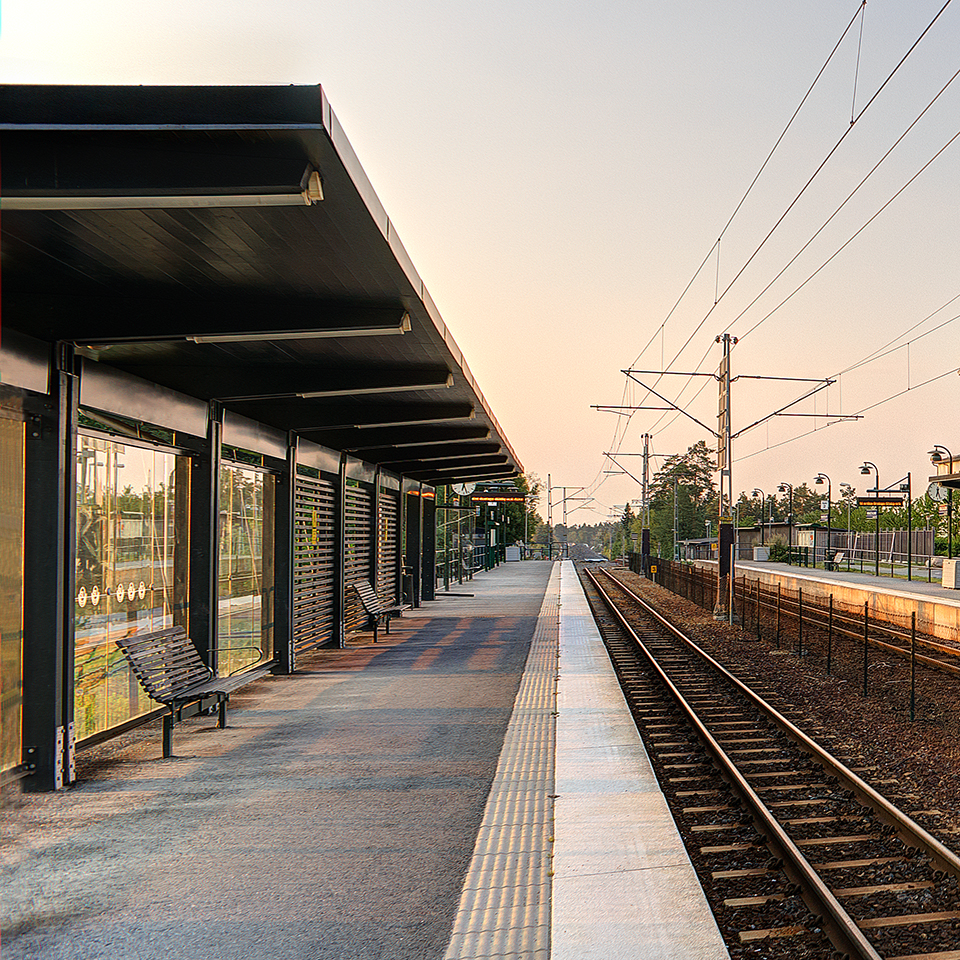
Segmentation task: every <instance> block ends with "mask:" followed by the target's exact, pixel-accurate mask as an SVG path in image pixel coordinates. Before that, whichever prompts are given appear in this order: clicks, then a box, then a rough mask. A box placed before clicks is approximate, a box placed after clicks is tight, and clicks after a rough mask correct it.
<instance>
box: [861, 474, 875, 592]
mask: <svg viewBox="0 0 960 960" xmlns="http://www.w3.org/2000/svg"><path fill="white" fill-rule="evenodd" d="M871 467H872V468H873V472H874V473H875V474H876V475H877V489H876V494H877V500H878V501H879V500H880V471H879V470H878V469H877V465H876V464H875V463H871V462H870V461H869V460H864V461H863V466H862V467H861V468H860V472H861V473H862V474H864V475H865V476H869V475H870V469H871ZM868 492H869V491H868ZM874 510H875V511H876V518H877V533H876V537H877V540H876V543H875V545H874V546H875V551H874V553H875V555H876V566H875V569H876V575H877V576H878V577H879V576H880V504H879V503H877V505H876V507H874Z"/></svg>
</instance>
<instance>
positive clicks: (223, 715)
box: [217, 697, 227, 730]
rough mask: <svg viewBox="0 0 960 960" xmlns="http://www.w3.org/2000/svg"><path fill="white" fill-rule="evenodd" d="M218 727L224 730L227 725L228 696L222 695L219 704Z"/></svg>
mask: <svg viewBox="0 0 960 960" xmlns="http://www.w3.org/2000/svg"><path fill="white" fill-rule="evenodd" d="M218 707H219V710H218V711H217V727H218V729H220V730H222V729H223V728H224V727H225V726H226V725H227V698H226V697H222V698H221V699H220V702H219V704H218Z"/></svg>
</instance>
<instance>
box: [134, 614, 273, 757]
mask: <svg viewBox="0 0 960 960" xmlns="http://www.w3.org/2000/svg"><path fill="white" fill-rule="evenodd" d="M116 643H117V646H118V647H119V648H120V649H121V650H122V651H123V654H124V656H125V657H126V658H127V662H128V663H129V664H130V667H131V669H132V670H133V672H134V674H135V675H136V678H137V679H138V680H139V681H140V686H142V687H143V689H144V690H145V691H146V692H147V694H148V695H149V696H150V697H151V698H152V699H154V700H156V701H157V702H158V703H162V704H164V706H166V707H169V709H170V712H169V713H168V714H166V715H165V716H164V718H163V755H164V757H170V756H172V755H173V725H174V723H176V722H177V720H182V719H183V717H184V715H185V714H184V712H183V711H184V708H185V707H188V706H190V705H196V706H197V709H196V710H195V711H193V712H194V713H199V712H200V710H203V709H206V708H207V707H211V706H214V705H215V706H216V707H217V727H218V728H220V729H221V730H222V729H223V728H224V727H225V726H226V725H227V700H228V699H229V698H230V694H231V693H232V692H233V691H234V690H236V689H238V688H239V687H242V686H243V685H244V684H246V683H250V681H251V680H255V679H257V677H262V676H263V675H264V674H265V673H266V672H267V670H268V669H269V668H268V667H263V668H261V669H260V670H251V671H248V672H246V673H242V674H240V675H239V676H232V677H218V676H217V675H216V674H215V673H214V672H213V670H211V669H210V668H209V667H208V666H207V665H206V664H205V663H204V662H203V661H202V660H201V659H200V654H199V653H197V648H196V647H195V646H194V645H193V643H192V642H191V640H190V638H189V637H188V636H187V632H186V630H184V629H183V627H168V628H167V629H165V630H155V631H153V632H151V633H135V634H133V635H132V636H130V637H123V638H121V639H119V640H117V641H116ZM186 715H187V716H192V715H193V714H192V713H191V714H186Z"/></svg>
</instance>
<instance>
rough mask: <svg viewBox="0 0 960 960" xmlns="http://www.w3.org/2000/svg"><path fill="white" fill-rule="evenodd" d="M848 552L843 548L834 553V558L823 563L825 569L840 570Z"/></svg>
mask: <svg viewBox="0 0 960 960" xmlns="http://www.w3.org/2000/svg"><path fill="white" fill-rule="evenodd" d="M846 556H847V554H846V552H845V551H843V550H838V551H837V552H836V553H835V554H834V555H833V559H832V560H825V561H824V563H823V569H824V570H839V569H840V564H841V563H843V561H844V559H845V558H846Z"/></svg>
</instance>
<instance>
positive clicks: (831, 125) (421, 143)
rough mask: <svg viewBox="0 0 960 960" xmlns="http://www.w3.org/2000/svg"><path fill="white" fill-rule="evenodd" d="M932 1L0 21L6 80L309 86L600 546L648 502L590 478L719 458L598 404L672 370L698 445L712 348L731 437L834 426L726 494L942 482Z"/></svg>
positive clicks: (950, 359)
mask: <svg viewBox="0 0 960 960" xmlns="http://www.w3.org/2000/svg"><path fill="white" fill-rule="evenodd" d="M944 3H945V0H912V2H911V3H910V4H904V3H903V2H902V0H870V3H869V4H868V5H866V6H865V7H861V3H860V0H808V2H806V3H803V4H797V3H786V2H782V0H726V2H724V3H716V2H715V0H681V2H679V3H672V4H664V3H659V2H658V3H653V2H648V0H631V2H621V0H597V2H596V3H594V4H591V5H587V4H584V3H582V2H566V0H564V2H560V0H554V2H552V3H546V2H542V0H527V2H525V3H522V4H518V3H515V2H510V3H508V2H502V0H490V2H487V3H484V4H477V3H475V2H471V3H466V2H461V0H405V2H404V3H402V4H400V3H386V2H383V0H331V2H323V0H313V2H309V3H308V2H302V0H271V2H270V3H269V4H268V3H263V2H262V0H257V2H252V0H230V2H225V0H224V2H221V0H202V2H197V0H190V2H185V0H156V2H154V3H152V4H149V5H148V4H131V3H129V0H123V2H120V0H87V2H85V3H82V4H80V3H76V0H45V2H44V3H42V4H40V3H37V2H36V0H3V5H2V9H0V17H2V19H0V82H7V83H17V82H24V83H131V84H140V83H142V84H161V83H163V84H176V83H183V84H208V83H209V84H234V83H252V84H256V83H281V84H286V83H310V84H315V83H318V84H321V85H322V86H323V87H324V89H325V91H326V93H327V96H328V98H329V100H330V102H331V104H332V106H333V109H334V111H335V112H336V113H337V115H338V117H339V119H340V121H341V123H342V125H343V127H344V130H345V131H346V133H347V136H348V137H349V139H350V140H351V142H352V144H353V146H354V148H355V150H356V153H357V155H358V157H359V158H360V162H361V163H362V165H363V167H364V169H365V170H366V172H367V175H368V176H369V178H370V180H371V182H372V183H373V185H374V188H375V189H376V191H377V193H378V195H379V197H380V199H381V201H382V203H383V205H384V207H385V209H386V211H387V213H388V215H389V216H390V218H391V221H392V222H393V224H394V225H395V227H396V228H397V231H398V234H399V236H400V238H401V240H402V241H403V243H404V246H405V247H406V249H407V251H408V252H409V254H410V256H411V258H412V260H413V263H414V264H415V266H416V268H417V271H418V273H419V274H420V276H421V277H422V278H423V280H424V282H425V284H426V286H427V288H428V289H429V291H430V293H431V295H432V297H433V299H434V301H435V302H436V304H437V305H438V307H439V309H440V312H441V315H442V316H443V318H444V321H445V322H446V324H447V326H448V327H449V328H450V330H451V331H452V333H453V335H454V337H455V338H456V340H457V342H458V344H459V345H460V347H461V349H462V350H463V352H464V354H465V356H466V359H467V363H468V364H469V366H470V368H471V369H472V371H473V373H474V375H475V376H476V378H477V381H478V383H479V386H480V388H481V390H482V391H483V393H484V395H485V396H486V398H487V401H488V403H489V404H490V406H491V408H492V410H493V411H494V413H495V415H496V416H497V418H498V420H499V421H500V424H501V426H502V427H503V429H504V431H505V433H506V435H507V437H508V439H509V440H510V442H511V444H512V446H513V447H514V449H515V451H516V453H517V455H518V456H519V458H520V460H521V462H522V463H523V465H524V467H525V469H526V470H527V471H528V472H534V473H536V474H537V475H538V476H539V477H540V478H541V480H542V481H544V483H546V480H547V477H548V475H549V476H550V479H551V481H552V483H553V484H554V485H556V486H564V487H567V488H570V489H568V490H567V493H568V495H569V496H571V497H572V496H587V495H590V496H592V497H593V498H594V499H593V500H592V501H589V502H585V501H579V500H578V501H573V500H571V501H570V502H569V503H568V506H569V507H573V506H576V507H578V509H577V510H575V511H573V510H571V511H570V512H569V520H570V522H571V523H576V522H585V523H595V522H598V520H601V519H606V518H607V516H608V515H610V513H611V511H616V512H618V513H619V512H620V511H622V509H623V505H624V504H625V503H626V502H627V501H628V500H633V499H636V498H639V496H640V487H639V485H638V483H637V482H636V481H635V480H634V479H633V478H631V477H630V476H628V475H626V474H622V473H620V474H618V473H607V472H605V471H616V470H618V469H619V467H624V468H626V470H627V471H629V472H630V473H632V474H634V475H635V476H639V471H640V463H641V459H640V457H638V456H635V454H637V453H639V452H640V451H641V450H642V444H643V442H642V440H641V436H642V435H643V434H644V433H649V434H651V437H652V438H651V441H650V446H651V450H652V451H653V452H655V453H657V454H664V455H667V454H673V453H680V452H683V451H685V450H686V449H687V448H688V447H689V446H691V445H692V444H694V443H696V442H697V441H698V440H701V439H702V440H706V441H707V442H708V443H713V442H714V440H713V437H712V436H711V434H710V433H708V432H707V430H706V429H705V428H704V427H703V426H701V425H698V424H697V423H695V422H693V421H692V420H691V419H689V418H688V417H687V416H685V415H683V414H677V413H675V412H663V411H651V410H637V411H627V410H620V411H619V412H611V411H601V410H597V409H594V407H595V406H598V405H599V406H603V405H619V406H651V405H659V406H663V405H664V404H663V403H662V402H661V401H660V400H658V399H656V398H655V397H653V396H651V395H650V394H648V393H646V391H645V390H644V388H643V387H642V386H641V385H640V384H637V383H634V382H633V381H632V380H629V379H628V378H627V377H625V375H624V374H623V373H622V372H621V371H623V370H624V369H642V370H650V371H661V370H664V369H669V370H670V371H672V372H671V373H670V374H668V375H666V376H664V377H662V378H661V379H659V380H658V376H657V375H656V374H642V375H641V374H637V375H636V376H637V377H639V379H640V380H641V381H643V383H644V384H646V385H649V386H652V387H654V389H655V390H656V391H657V392H658V393H661V394H662V395H664V396H665V397H667V398H668V399H669V400H670V401H671V402H675V403H678V404H679V405H680V406H682V407H683V408H684V409H685V410H686V411H687V413H689V414H690V415H692V416H693V417H695V418H696V419H697V420H700V421H701V422H702V423H703V424H705V425H706V426H707V427H709V428H711V429H715V428H716V412H717V384H716V381H715V380H714V379H713V378H712V376H711V377H697V378H690V377H688V376H682V375H677V374H689V373H692V372H703V373H707V374H714V373H715V372H716V370H717V366H718V363H719V360H720V356H721V347H720V345H719V344H717V343H716V342H715V341H716V337H717V336H718V335H721V334H723V333H730V334H731V335H732V336H735V337H738V338H739V339H738V343H737V344H736V345H735V346H734V348H733V352H732V359H731V364H732V373H733V376H738V375H739V376H740V377H741V379H739V380H737V381H736V382H735V383H734V385H733V390H732V407H733V417H732V422H733V429H734V431H739V430H741V429H743V428H745V427H748V426H749V425H750V424H752V423H754V422H755V421H758V420H761V419H762V418H763V417H765V416H767V415H768V414H770V413H772V412H774V411H775V410H777V409H779V408H781V407H783V406H784V405H785V404H788V403H789V402H790V401H792V400H795V399H796V398H798V397H800V396H801V395H802V394H803V393H805V392H806V391H807V390H809V389H810V388H811V387H812V386H816V384H815V383H813V382H807V381H820V380H824V379H828V378H832V379H834V380H835V382H834V383H833V384H832V385H831V386H829V387H827V388H825V389H824V390H822V391H820V392H819V393H818V394H817V395H816V398H814V399H808V400H806V401H804V402H803V403H801V404H799V405H796V406H793V407H790V409H789V411H787V412H790V413H803V414H813V413H816V414H821V415H822V414H828V415H829V416H828V417H824V416H818V417H812V416H808V415H805V416H789V417H786V416H782V417H776V418H773V419H772V420H769V421H767V422H766V423H763V424H761V425H760V426H758V427H756V428H754V429H752V430H749V431H746V432H744V433H743V434H742V435H741V436H740V437H738V438H737V439H736V440H735V441H734V465H733V485H734V489H735V490H736V491H739V490H746V491H748V492H749V491H751V490H752V489H754V488H759V489H761V490H764V491H765V492H766V493H767V494H771V493H773V492H774V490H775V488H776V486H777V485H778V484H779V483H780V482H782V481H786V482H790V483H793V484H795V485H799V484H800V483H803V482H806V483H807V484H808V485H812V482H813V478H814V477H815V476H816V474H817V473H818V472H821V471H822V472H824V473H826V474H827V475H828V476H830V478H831V479H832V481H833V489H834V493H835V495H836V492H837V490H838V489H839V486H840V483H841V482H847V483H851V484H853V485H854V486H856V487H857V488H858V489H859V490H860V491H861V492H862V491H863V490H864V489H866V487H867V486H872V485H873V479H872V478H868V477H864V476H862V475H861V474H860V470H859V468H860V465H861V464H862V463H863V462H864V460H869V461H871V462H872V463H874V464H875V465H876V466H877V468H878V470H879V474H880V479H881V484H882V486H884V487H885V486H887V485H888V484H891V483H893V482H894V481H897V480H899V479H900V478H901V477H905V476H906V474H907V473H908V472H910V473H911V474H912V478H913V483H914V489H915V491H920V490H922V489H923V488H924V487H925V486H926V482H927V477H928V476H929V475H930V474H931V473H933V470H932V468H931V466H930V464H929V457H928V456H927V453H926V452H927V451H928V450H929V449H931V447H932V446H933V445H934V444H935V443H939V444H943V445H945V446H947V447H948V448H949V449H951V450H952V451H953V452H955V453H956V454H957V455H958V456H960V415H958V411H960V376H958V373H957V372H958V369H960V319H955V318H957V317H960V138H958V139H957V140H954V141H952V143H951V138H953V137H955V136H956V135H957V134H958V133H960V79H957V80H956V81H954V82H952V83H951V78H952V77H953V76H954V75H955V74H956V72H957V71H958V70H960V0H947V2H946V7H945V8H944ZM941 10H942V12H940V11H941ZM858 12H859V15H858ZM938 12H940V15H939V18H938V19H937V20H936V22H935V23H933V26H932V27H930V29H929V30H928V31H927V33H926V34H925V35H924V36H923V38H922V39H921V40H920V41H919V43H917V41H918V38H920V37H921V35H922V34H924V31H925V29H926V28H927V27H928V26H929V25H930V23H931V21H933V20H934V18H935V17H937V15H938ZM848 27H849V28H848ZM845 31H846V33H845ZM841 38H842V40H841ZM838 42H839V45H838ZM914 44H916V46H914ZM911 48H913V49H912V51H911ZM834 49H835V52H834V53H833V55H832V57H831V51H834ZM908 52H909V55H908V56H906V59H904V57H905V55H907V54H908ZM828 58H829V62H828ZM901 61H902V62H901ZM898 64H899V66H898ZM821 68H823V69H822V73H821ZM818 74H819V79H817V78H818ZM815 80H816V83H814V81H815ZM945 85H946V89H945V90H944V91H943V93H942V94H941V95H940V96H939V98H938V99H937V100H936V101H935V102H934V103H933V104H932V106H929V108H928V104H930V101H931V100H933V99H934V97H936V95H937V93H938V91H941V89H942V88H944V87H945ZM811 87H812V89H811ZM808 90H809V91H810V92H809V95H808V96H806V97H805V95H806V94H807V92H808ZM801 103H802V105H801ZM798 107H799V108H800V109H799V111H798V112H796V111H797V110H798ZM795 112H796V116H795V119H793V120H792V122H791V117H793V116H794V114H795ZM853 118H855V122H851V121H852V119H853ZM918 118H919V119H918ZM915 121H916V123H914V122H915ZM911 124H914V125H913V126H912V128H911ZM908 128H910V129H909V132H906V131H908ZM784 130H786V133H784ZM905 132H906V135H905V136H904V137H903V139H902V140H901V141H900V142H899V144H897V141H898V138H900V137H901V135H903V134H904V133H905ZM781 134H783V137H782V139H781V140H780V141H779V144H778V138H780V137H781ZM895 144H896V146H895ZM775 145H777V146H776V150H773V148H774V146H775ZM891 148H894V149H893V150H892V152H890V153H889V156H887V157H886V159H882V158H884V155H885V154H887V153H888V151H891ZM772 150H773V153H772V156H770V154H771V151H772ZM940 151H942V152H940ZM768 156H770V159H769V161H767V162H766V164H765V161H766V160H767V158H768ZM881 160H882V162H880V161H881ZM878 162H879V165H878ZM874 167H875V168H876V169H875V170H874V171H873V172H872V173H871V171H872V170H873V168H874ZM761 168H762V172H761V173H760V176H759V177H757V174H758V172H759V171H761ZM868 175H869V176H868ZM755 178H757V179H756V182H755V183H754V185H753V186H752V187H751V184H752V183H753V182H754V180H755ZM865 178H866V179H865ZM864 180H865V182H863V185H862V186H860V187H859V189H856V192H853V191H855V188H858V185H859V184H861V182H862V181H864ZM851 193H852V194H853V195H852V197H850V199H849V200H848V201H847V202H846V203H845V204H844V200H845V199H846V198H847V197H848V196H849V195H850V194H851ZM744 197H745V199H743V198H744ZM742 199H743V202H742V204H741V200H742ZM841 204H843V205H842V206H841ZM838 208H839V211H838ZM831 218H832V219H831ZM841 248H842V249H841ZM938 327H939V329H935V328H938ZM878 351H879V353H880V354H882V355H881V356H878V357H876V358H875V359H873V360H872V361H871V362H869V363H867V364H866V365H863V366H859V367H856V368H855V369H851V368H854V367H855V366H856V365H857V364H859V363H860V361H862V360H864V359H865V358H869V357H870V356H871V355H872V354H875V353H877V352H878ZM760 376H762V377H771V378H772V377H793V378H806V379H805V380H794V381H787V380H772V379H771V380H757V379H748V378H749V377H760ZM928 381H932V382H928ZM841 414H842V415H854V414H860V415H861V416H862V419H856V420H853V419H851V420H845V421H842V422H836V416H837V415H841ZM828 424H832V425H829V426H828ZM618 451H619V453H617V452H618ZM611 452H613V453H617V458H616V463H614V462H612V461H611V460H610V459H609V458H607V457H606V456H605V454H607V453H611ZM660 463H662V460H658V459H654V461H653V463H652V469H651V472H653V470H655V469H656V467H657V466H658V465H659V464H660ZM617 464H619V467H618V466H617ZM581 486H582V487H585V488H586V490H585V491H584V492H583V493H580V494H577V493H576V492H575V490H574V489H573V488H576V487H581ZM560 496H562V494H560V493H559V492H556V491H555V494H554V501H557V500H558V499H559V498H560ZM545 513H546V505H545V503H544V504H542V505H541V514H544V515H545ZM554 519H555V520H556V519H558V514H555V517H554Z"/></svg>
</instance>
